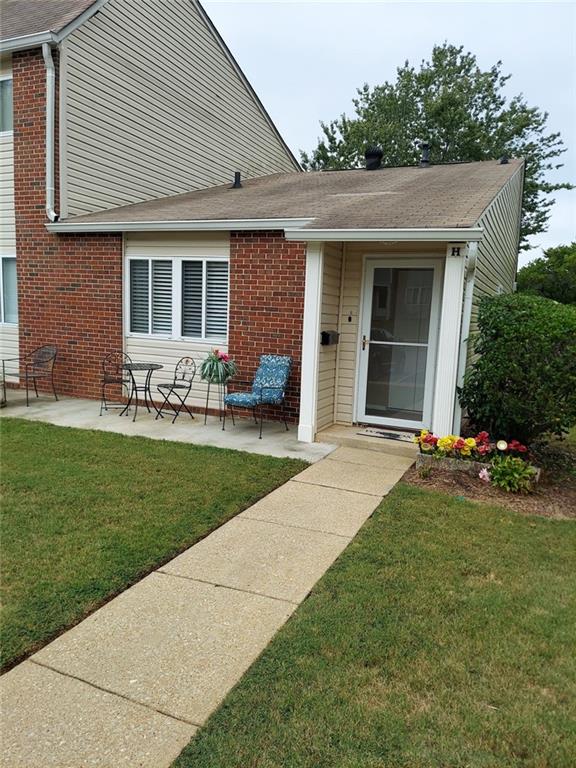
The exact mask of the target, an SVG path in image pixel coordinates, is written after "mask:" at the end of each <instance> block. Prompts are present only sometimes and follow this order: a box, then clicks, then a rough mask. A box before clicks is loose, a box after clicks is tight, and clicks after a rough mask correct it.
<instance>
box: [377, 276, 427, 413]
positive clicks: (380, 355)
mask: <svg viewBox="0 0 576 768" xmlns="http://www.w3.org/2000/svg"><path fill="white" fill-rule="evenodd" d="M433 282H434V270H433V269H426V268H404V267H402V268H395V267H377V268H375V269H374V284H373V288H372V311H371V317H370V337H369V338H370V345H369V349H368V376H367V387H366V414H367V415H369V416H378V417H382V418H384V419H385V418H389V419H402V420H406V421H421V420H422V417H423V408H424V386H425V380H426V363H427V356H428V341H429V334H430V312H431V306H432V287H433Z"/></svg>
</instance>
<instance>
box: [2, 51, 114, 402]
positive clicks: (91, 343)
mask: <svg viewBox="0 0 576 768" xmlns="http://www.w3.org/2000/svg"><path fill="white" fill-rule="evenodd" d="M56 64H57V62H56ZM12 66H13V78H14V79H13V87H14V203H15V211H16V257H17V269H18V313H19V328H20V354H25V353H26V352H28V351H30V350H32V349H34V348H35V347H38V346H40V345H42V344H48V343H55V344H56V345H57V346H58V362H57V365H56V384H57V388H58V390H59V391H60V392H62V393H63V394H70V395H78V396H83V397H99V383H98V382H99V377H100V363H101V360H102V357H103V356H104V355H105V354H106V353H107V352H109V351H111V350H114V349H121V348H122V341H123V339H122V238H121V236H120V235H53V234H50V233H49V232H48V231H47V230H46V228H45V224H46V223H47V218H46V213H45V204H46V197H45V108H46V102H45V98H46V76H45V68H44V61H43V58H42V51H41V50H40V49H34V50H31V51H23V52H19V53H16V54H14V56H13V63H12ZM56 103H57V104H58V95H57V97H56ZM57 136H58V124H56V137H57ZM56 157H58V151H57V148H56ZM58 187H59V184H58V168H56V189H57V190H58ZM56 200H57V202H56V210H58V192H57V193H56Z"/></svg>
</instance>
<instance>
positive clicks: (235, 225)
mask: <svg viewBox="0 0 576 768" xmlns="http://www.w3.org/2000/svg"><path fill="white" fill-rule="evenodd" d="M310 221H311V219H197V220H195V221H113V222H104V221H93V222H85V223H82V222H74V221H70V222H66V221H58V222H54V223H52V224H46V229H47V230H48V231H49V232H78V233H82V232H182V231H184V232H195V231H201V232H205V231H209V230H218V231H223V230H224V231H231V230H251V229H252V230H273V229H274V230H277V229H282V230H286V229H287V228H291V229H292V228H298V227H305V226H306V225H307V224H309V223H310ZM296 231H300V230H298V229H297V230H296ZM295 239H302V238H295Z"/></svg>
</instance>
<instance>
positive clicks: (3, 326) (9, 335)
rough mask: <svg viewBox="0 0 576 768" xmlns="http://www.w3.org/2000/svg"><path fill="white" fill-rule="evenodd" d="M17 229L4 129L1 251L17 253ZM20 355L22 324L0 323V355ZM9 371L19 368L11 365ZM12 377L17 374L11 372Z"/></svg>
mask: <svg viewBox="0 0 576 768" xmlns="http://www.w3.org/2000/svg"><path fill="white" fill-rule="evenodd" d="M11 74H12V62H11V58H10V56H6V57H4V56H3V57H2V59H0V76H2V77H6V76H10V75H11ZM15 253H16V232H15V223H14V141H13V134H12V133H8V132H7V133H0V254H1V255H2V256H14V255H15ZM11 357H18V325H17V324H15V323H0V359H6V358H11ZM7 372H9V373H12V372H16V371H15V369H14V368H13V367H11V366H8V370H7ZM10 378H14V377H13V376H11V377H10Z"/></svg>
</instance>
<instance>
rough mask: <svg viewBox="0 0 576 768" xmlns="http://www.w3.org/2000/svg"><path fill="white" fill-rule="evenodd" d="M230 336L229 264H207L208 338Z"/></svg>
mask: <svg viewBox="0 0 576 768" xmlns="http://www.w3.org/2000/svg"><path fill="white" fill-rule="evenodd" d="M227 334H228V263H227V262H225V261H209V262H207V263H206V338H207V339H225V338H226V336H227Z"/></svg>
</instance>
